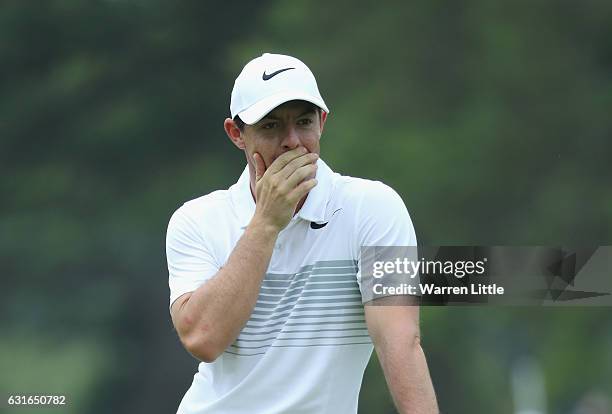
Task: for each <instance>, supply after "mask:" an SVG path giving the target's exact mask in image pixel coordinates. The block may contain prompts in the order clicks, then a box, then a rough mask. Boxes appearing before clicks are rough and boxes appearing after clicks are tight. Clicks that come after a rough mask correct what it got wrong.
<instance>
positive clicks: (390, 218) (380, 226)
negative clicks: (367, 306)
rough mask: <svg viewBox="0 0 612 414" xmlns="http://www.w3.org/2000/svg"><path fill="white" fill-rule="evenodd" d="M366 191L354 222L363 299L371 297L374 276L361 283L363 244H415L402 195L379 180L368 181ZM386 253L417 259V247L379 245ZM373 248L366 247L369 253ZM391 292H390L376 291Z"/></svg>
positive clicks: (411, 282)
mask: <svg viewBox="0 0 612 414" xmlns="http://www.w3.org/2000/svg"><path fill="white" fill-rule="evenodd" d="M369 184H370V185H369V186H368V187H369V188H368V189H367V190H368V191H366V192H364V198H363V200H362V202H361V204H360V210H359V213H358V222H357V228H358V231H357V234H356V237H357V240H358V243H359V246H357V247H358V248H359V253H358V258H359V259H358V271H357V282H358V284H359V288H360V289H361V295H362V299H363V301H364V303H365V302H367V301H369V300H370V299H371V298H372V292H371V290H372V284H373V283H375V282H376V281H375V280H372V278H371V277H370V278H368V280H363V282H364V283H362V275H361V272H362V265H363V264H364V260H362V259H363V257H362V256H363V248H364V247H366V246H372V247H374V246H377V247H407V246H416V245H417V239H416V234H415V231H414V226H413V225H412V220H411V219H410V214H409V213H408V210H407V209H406V206H405V205H404V202H403V201H402V198H401V197H400V196H399V195H398V194H397V192H395V190H393V189H392V188H391V187H389V186H387V185H386V184H383V183H381V182H379V181H376V182H370V183H369ZM381 250H383V251H385V254H394V252H402V253H403V254H405V255H410V258H411V259H412V260H415V259H416V257H415V256H416V248H411V249H395V250H393V249H381ZM373 251H374V249H369V250H368V253H369V254H372V252H373ZM418 281H419V279H418V276H417V277H415V278H413V279H411V280H409V283H410V284H414V283H416V284H418ZM380 296H390V295H376V297H380Z"/></svg>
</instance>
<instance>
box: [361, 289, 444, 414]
mask: <svg viewBox="0 0 612 414" xmlns="http://www.w3.org/2000/svg"><path fill="white" fill-rule="evenodd" d="M396 298H397V299H399V298H400V297H389V298H382V299H377V300H378V301H385V300H394V299H395V300H397V299H396ZM409 298H410V297H405V298H402V300H410V299H409ZM365 314H366V322H367V325H368V330H369V332H370V336H371V337H372V339H373V341H374V346H375V348H376V354H377V355H378V359H379V360H380V363H381V365H382V368H383V371H384V373H385V378H386V380H387V385H388V386H389V390H390V392H391V395H392V396H393V400H394V402H395V405H396V407H397V409H398V411H399V412H400V413H402V414H406V413H411V414H438V413H439V410H438V404H437V402H436V394H435V392H434V388H433V384H432V382H431V378H430V376H429V369H428V367H427V361H426V359H425V354H424V352H423V349H422V348H421V341H420V332H419V307H418V306H416V305H413V306H408V305H403V306H386V305H384V306H376V305H366V306H365Z"/></svg>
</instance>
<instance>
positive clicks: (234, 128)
mask: <svg viewBox="0 0 612 414" xmlns="http://www.w3.org/2000/svg"><path fill="white" fill-rule="evenodd" d="M223 128H224V129H225V133H226V134H227V136H228V138H229V139H230V140H231V141H232V142H233V143H234V145H235V146H236V147H238V148H239V149H241V150H243V149H245V145H244V139H242V133H241V132H240V129H239V128H238V125H236V123H235V122H234V120H233V119H231V118H225V121H223Z"/></svg>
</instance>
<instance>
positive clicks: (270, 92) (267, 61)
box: [230, 53, 329, 125]
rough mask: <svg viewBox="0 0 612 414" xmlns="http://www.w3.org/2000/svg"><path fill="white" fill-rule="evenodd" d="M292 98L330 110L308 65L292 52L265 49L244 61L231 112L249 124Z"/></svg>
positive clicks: (233, 96) (234, 90)
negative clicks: (289, 53)
mask: <svg viewBox="0 0 612 414" xmlns="http://www.w3.org/2000/svg"><path fill="white" fill-rule="evenodd" d="M293 100H302V101H308V102H311V103H313V104H315V105H317V106H318V107H319V108H321V109H322V110H324V111H325V112H327V113H329V109H327V106H325V102H323V98H321V94H320V93H319V88H318V87H317V81H316V80H315V77H314V75H313V74H312V72H311V71H310V69H308V66H306V65H305V64H304V63H303V62H302V61H301V60H299V59H296V58H294V57H291V56H286V55H276V54H271V53H264V54H263V55H261V56H259V57H258V58H255V59H253V60H251V61H250V62H249V63H247V64H246V66H245V67H244V68H243V69H242V72H240V75H238V77H237V78H236V81H235V82H234V89H233V90H232V99H231V101H230V113H231V114H232V118H234V117H235V116H236V115H238V116H240V119H242V120H243V121H244V122H245V123H246V124H249V125H252V124H254V123H256V122H257V121H259V120H260V119H262V118H263V117H264V116H266V115H267V114H268V113H270V112H271V111H272V110H273V109H274V108H276V107H277V106H279V105H281V104H284V103H285V102H289V101H293Z"/></svg>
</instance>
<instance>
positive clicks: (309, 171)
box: [286, 163, 317, 188]
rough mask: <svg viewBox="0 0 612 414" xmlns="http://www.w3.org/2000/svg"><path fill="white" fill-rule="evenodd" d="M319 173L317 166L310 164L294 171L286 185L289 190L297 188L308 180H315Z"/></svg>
mask: <svg viewBox="0 0 612 414" xmlns="http://www.w3.org/2000/svg"><path fill="white" fill-rule="evenodd" d="M316 172H317V164H311V163H308V164H306V165H303V166H301V167H299V168H298V169H296V170H295V171H293V173H291V175H290V176H289V177H288V178H287V181H286V185H287V186H288V187H289V188H295V187H297V185H298V184H300V183H301V182H302V181H304V180H305V179H307V178H314V176H315V173H316Z"/></svg>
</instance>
